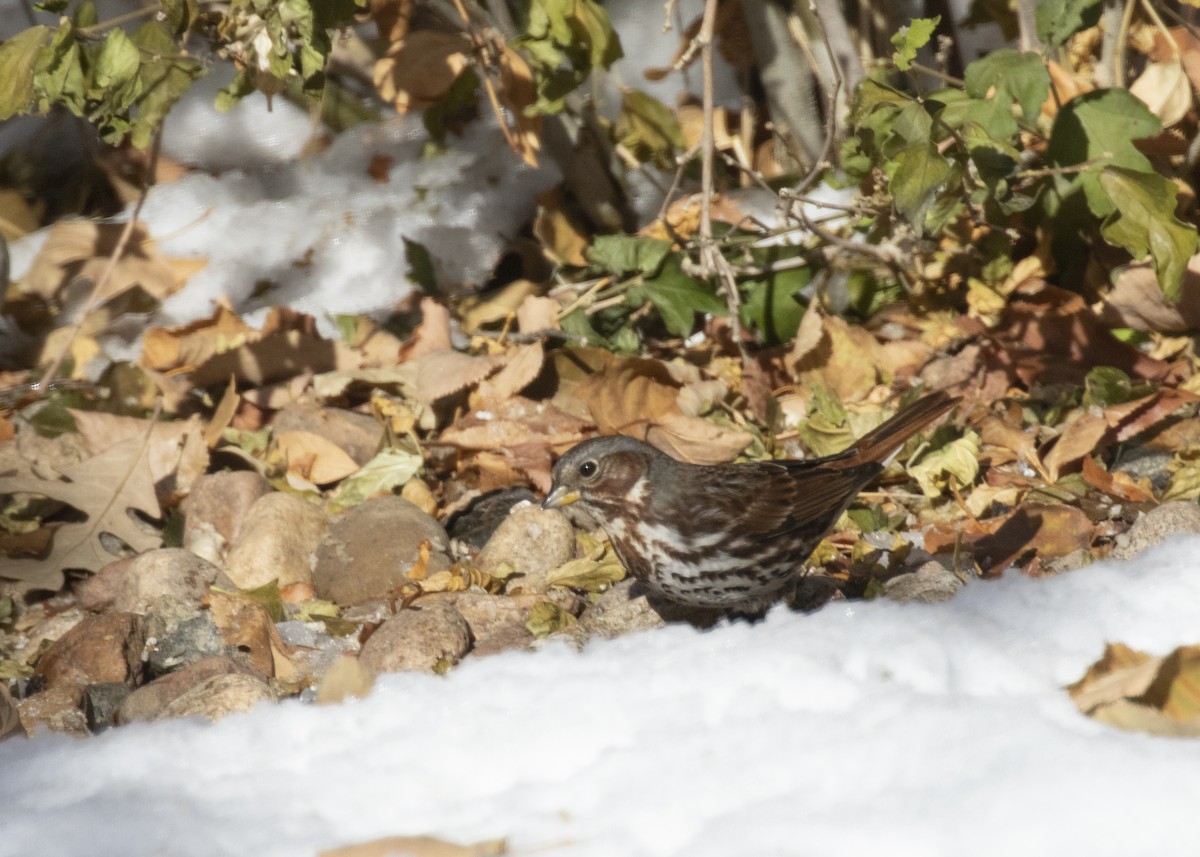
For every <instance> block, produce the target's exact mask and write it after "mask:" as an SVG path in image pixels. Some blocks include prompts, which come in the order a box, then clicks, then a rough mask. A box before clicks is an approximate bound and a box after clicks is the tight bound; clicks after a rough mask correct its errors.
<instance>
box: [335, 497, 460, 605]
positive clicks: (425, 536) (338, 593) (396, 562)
mask: <svg viewBox="0 0 1200 857" xmlns="http://www.w3.org/2000/svg"><path fill="white" fill-rule="evenodd" d="M426 541H427V542H429V545H430V548H431V551H430V554H429V560H428V563H427V565H426V567H425V573H426V575H427V576H428V575H432V574H436V573H437V572H439V571H444V570H446V569H448V568H449V567H450V558H449V556H448V551H449V545H450V540H449V538H448V537H447V536H446V531H445V530H444V529H443V528H442V525H441V524H439V523H438V522H437V521H435V520H434V519H433V518H431V517H430V516H429V515H426V514H425V513H424V512H422V511H421V510H420V509H418V508H417V507H416V506H414V505H413V504H412V503H410V502H408V501H407V500H404V499H401V498H400V497H376V498H374V499H372V500H367V501H366V502H365V503H360V504H359V505H358V506H355V507H354V508H353V509H350V510H349V511H347V512H346V513H345V514H344V515H342V516H341V517H339V518H337V519H335V520H334V522H333V524H332V526H331V527H330V528H329V532H327V533H326V534H325V536H324V538H322V539H321V544H320V546H319V547H318V548H317V555H316V564H315V566H314V567H313V578H312V582H313V587H314V588H315V589H316V592H317V595H318V596H319V597H321V598H324V599H327V600H329V601H334V602H336V603H337V604H341V605H343V606H345V605H350V604H358V603H360V602H363V601H369V600H371V599H373V598H384V597H386V596H387V595H388V594H389V593H391V592H393V591H394V590H395V589H396V588H397V587H399V586H400V585H401V584H403V583H406V582H408V578H407V577H406V575H405V573H406V572H407V571H408V570H409V569H410V568H412V566H413V563H415V562H417V560H418V559H419V558H420V555H421V544H422V542H426Z"/></svg>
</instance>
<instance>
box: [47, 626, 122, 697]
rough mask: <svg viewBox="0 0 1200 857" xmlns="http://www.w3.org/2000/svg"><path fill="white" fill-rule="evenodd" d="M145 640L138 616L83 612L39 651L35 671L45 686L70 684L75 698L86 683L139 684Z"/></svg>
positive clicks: (54, 686)
mask: <svg viewBox="0 0 1200 857" xmlns="http://www.w3.org/2000/svg"><path fill="white" fill-rule="evenodd" d="M145 642H146V632H145V622H144V620H143V619H142V617H141V616H138V615H135V614H133V613H103V614H100V615H98V616H85V617H84V618H83V620H82V621H81V622H80V623H79V624H78V625H76V626H75V627H74V628H72V629H71V630H70V631H68V632H67V633H66V634H64V635H63V636H62V637H61V638H60V639H59V640H58V641H57V642H55V643H54V644H53V645H52V646H51V647H50V648H49V649H48V650H47V651H46V653H45V654H44V655H42V657H41V659H40V660H39V661H38V665H37V674H38V675H41V676H43V677H44V678H45V681H46V687H47V688H57V687H64V688H70V689H71V691H72V692H73V693H74V694H75V699H76V700H77V701H78V700H79V699H81V698H82V693H83V688H84V687H85V686H87V685H89V684H97V683H105V682H121V683H123V684H129V685H135V684H140V683H141V678H142V649H143V648H144V646H145Z"/></svg>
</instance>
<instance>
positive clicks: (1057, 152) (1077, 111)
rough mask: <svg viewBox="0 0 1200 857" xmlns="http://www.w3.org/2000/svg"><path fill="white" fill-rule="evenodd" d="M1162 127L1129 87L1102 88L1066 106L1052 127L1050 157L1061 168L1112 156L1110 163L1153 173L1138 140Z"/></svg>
mask: <svg viewBox="0 0 1200 857" xmlns="http://www.w3.org/2000/svg"><path fill="white" fill-rule="evenodd" d="M1161 128H1162V124H1161V123H1160V122H1159V121H1158V118H1157V117H1155V115H1154V114H1153V113H1151V112H1150V108H1148V107H1147V106H1146V105H1145V104H1143V103H1142V101H1141V100H1140V99H1139V98H1137V97H1136V96H1134V95H1131V94H1130V93H1129V91H1128V90H1125V89H1101V90H1097V91H1095V92H1088V93H1085V94H1083V95H1079V96H1076V97H1075V98H1072V99H1071V100H1070V101H1068V102H1067V103H1066V104H1064V105H1063V107H1062V109H1061V110H1060V111H1059V112H1058V116H1057V117H1056V118H1055V120H1054V126H1053V128H1051V130H1050V144H1049V146H1047V148H1046V157H1047V159H1048V160H1049V161H1050V163H1051V164H1053V165H1054V166H1057V167H1069V166H1074V165H1076V164H1081V163H1083V162H1084V161H1091V160H1096V159H1099V158H1111V160H1108V162H1107V163H1108V164H1111V165H1112V166H1115V167H1125V168H1127V169H1131V170H1141V171H1143V172H1151V171H1152V167H1151V166H1150V161H1148V160H1147V159H1146V156H1145V155H1143V154H1142V153H1141V152H1139V151H1138V150H1137V147H1136V146H1134V145H1133V141H1134V140H1140V139H1142V138H1143V137H1149V136H1150V135H1151V134H1156V133H1158V131H1159V130H1160V129H1161Z"/></svg>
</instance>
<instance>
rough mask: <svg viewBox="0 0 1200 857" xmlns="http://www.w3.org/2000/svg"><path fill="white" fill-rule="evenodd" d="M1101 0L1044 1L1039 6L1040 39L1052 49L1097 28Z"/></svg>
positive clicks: (1037, 19)
mask: <svg viewBox="0 0 1200 857" xmlns="http://www.w3.org/2000/svg"><path fill="white" fill-rule="evenodd" d="M1101 8H1102V7H1101V3H1100V0H1042V2H1040V3H1038V4H1037V12H1036V16H1037V17H1036V22H1037V34H1038V38H1039V39H1041V40H1042V41H1043V42H1045V43H1046V44H1047V45H1049V46H1050V47H1052V48H1056V47H1058V46H1059V45H1062V44H1064V43H1065V42H1066V41H1067V39H1069V38H1071V36H1073V35H1075V34H1076V33H1078V32H1079V31H1080V30H1086V29H1087V28H1088V27H1094V26H1096V22H1097V21H1099V20H1100V11H1101Z"/></svg>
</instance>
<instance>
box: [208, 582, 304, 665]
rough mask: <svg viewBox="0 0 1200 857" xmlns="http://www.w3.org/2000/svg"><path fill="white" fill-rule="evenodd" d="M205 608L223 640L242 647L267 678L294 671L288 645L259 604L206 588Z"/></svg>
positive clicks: (236, 594)
mask: <svg viewBox="0 0 1200 857" xmlns="http://www.w3.org/2000/svg"><path fill="white" fill-rule="evenodd" d="M208 602H209V610H210V611H211V612H212V618H213V622H214V623H215V624H216V626H217V629H218V630H219V631H220V632H221V637H222V638H223V639H224V640H225V642H226V643H227V644H228V645H230V646H233V647H235V648H241V649H242V650H243V651H246V652H247V654H248V655H249V658H250V665H251V666H253V667H254V668H255V669H256V670H258V671H259V672H260V673H262V674H263V675H265V676H267V678H275V679H288V678H291V677H292V676H294V675H295V674H296V673H297V672H298V668H297V667H296V664H295V663H294V662H293V661H292V659H291V656H290V653H289V652H288V647H287V646H286V645H285V644H284V642H283V639H282V638H281V637H280V636H279V631H278V629H277V628H276V627H275V623H274V622H273V621H271V615H270V614H269V613H268V612H267V608H265V607H263V605H261V604H258V603H256V602H254V601H251V600H250V599H248V598H245V597H243V596H242V595H240V594H238V593H227V592H222V591H219V590H215V589H213V590H210V591H209V598H208Z"/></svg>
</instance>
